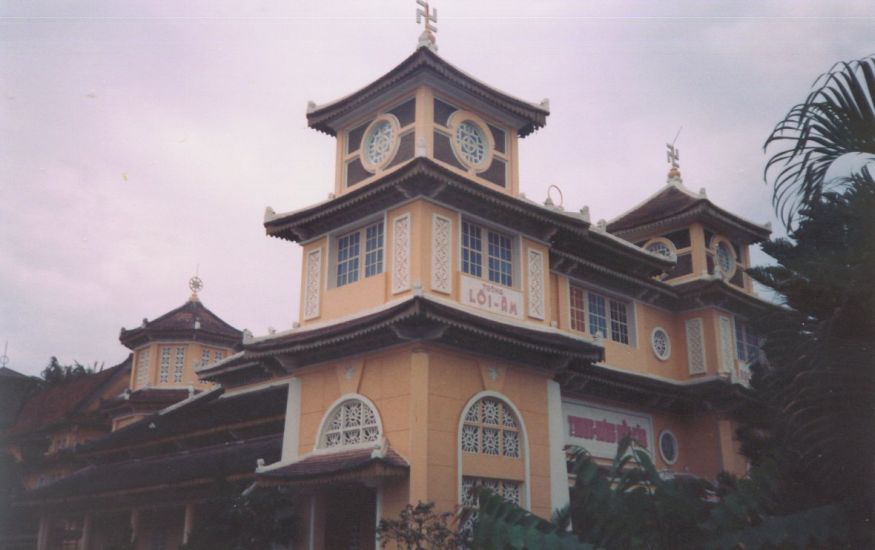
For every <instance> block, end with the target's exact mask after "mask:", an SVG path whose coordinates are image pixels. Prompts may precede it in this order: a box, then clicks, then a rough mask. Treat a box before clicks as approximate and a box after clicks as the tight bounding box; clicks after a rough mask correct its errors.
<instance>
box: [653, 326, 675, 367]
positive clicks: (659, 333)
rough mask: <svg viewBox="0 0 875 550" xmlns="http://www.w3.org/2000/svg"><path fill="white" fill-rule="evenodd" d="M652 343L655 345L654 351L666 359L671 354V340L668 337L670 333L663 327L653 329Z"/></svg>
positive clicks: (659, 356)
mask: <svg viewBox="0 0 875 550" xmlns="http://www.w3.org/2000/svg"><path fill="white" fill-rule="evenodd" d="M650 345H651V346H653V353H655V354H656V356H657V357H658V358H659V359H661V360H663V361H665V360H666V359H668V358H669V356H671V340H669V338H668V333H667V332H666V331H665V329H663V328H662V327H656V328H655V329H653V333H652V334H651V335H650Z"/></svg>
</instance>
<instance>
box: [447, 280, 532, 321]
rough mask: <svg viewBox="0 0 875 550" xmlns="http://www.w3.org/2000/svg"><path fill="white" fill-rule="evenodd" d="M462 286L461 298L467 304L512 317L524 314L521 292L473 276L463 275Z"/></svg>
mask: <svg viewBox="0 0 875 550" xmlns="http://www.w3.org/2000/svg"><path fill="white" fill-rule="evenodd" d="M461 286H462V288H461V290H462V296H461V299H462V303H463V304H465V305H469V306H474V307H476V308H480V309H485V310H486V311H491V312H493V313H500V314H502V315H510V316H511V317H520V318H521V317H522V316H523V295H522V293H521V292H517V291H516V290H511V289H509V288H507V287H505V286H500V285H496V284H492V283H489V282H486V281H482V280H480V279H472V278H471V277H462V285H461Z"/></svg>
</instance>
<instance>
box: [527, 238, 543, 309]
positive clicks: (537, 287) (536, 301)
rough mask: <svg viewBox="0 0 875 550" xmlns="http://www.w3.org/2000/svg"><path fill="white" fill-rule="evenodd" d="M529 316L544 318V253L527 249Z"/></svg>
mask: <svg viewBox="0 0 875 550" xmlns="http://www.w3.org/2000/svg"><path fill="white" fill-rule="evenodd" d="M527 256H528V258H527V260H528V261H527V263H528V283H529V316H530V317H534V318H535V319H542V320H543V319H544V255H543V254H541V252H539V251H537V250H532V249H531V248H530V249H529V250H528V254H527Z"/></svg>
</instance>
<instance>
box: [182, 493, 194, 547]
mask: <svg viewBox="0 0 875 550" xmlns="http://www.w3.org/2000/svg"><path fill="white" fill-rule="evenodd" d="M194 513H195V510H194V504H192V503H191V502H189V503H188V504H186V505H185V520H184V521H183V524H182V544H185V543H187V542H188V539H189V537H191V532H192V530H193V529H194Z"/></svg>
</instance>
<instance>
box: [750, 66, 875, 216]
mask: <svg viewBox="0 0 875 550" xmlns="http://www.w3.org/2000/svg"><path fill="white" fill-rule="evenodd" d="M814 88H815V89H814V90H813V91H812V92H811V93H810V94H809V95H808V97H807V98H806V100H805V101H804V102H803V103H800V104H799V105H796V106H795V107H793V108H792V109H790V111H789V112H788V113H787V115H786V116H785V117H784V119H783V120H781V121H780V122H778V124H777V125H776V126H775V128H774V129H773V130H772V133H771V134H770V135H769V137H768V139H767V140H766V142H765V144H764V146H763V148H764V149H765V150H768V149H769V147H770V146H774V147H777V152H776V153H775V154H773V155H772V157H771V158H770V159H769V160H768V162H767V163H766V168H765V171H764V177H765V180H766V182H767V183H771V184H772V185H773V191H772V204H773V206H774V207H775V211H776V213H777V214H778V216H779V217H780V218H781V220H782V221H783V222H784V224H785V225H786V227H787V228H788V229H789V228H790V227H791V226H792V224H793V220H794V216H795V215H796V214H797V212H798V211H799V209H800V208H802V207H804V206H805V205H808V204H811V203H813V202H816V201H818V200H819V199H820V197H821V196H822V195H823V193H824V192H826V191H827V190H840V189H841V188H844V187H846V186H847V180H846V178H842V177H835V178H832V177H831V178H827V175H828V171H829V169H830V167H831V166H832V165H833V163H834V162H835V161H836V160H838V159H839V158H841V157H843V156H845V155H849V154H855V153H858V154H863V155H872V161H873V162H875V56H870V57H866V58H863V59H860V60H856V61H851V62H842V63H837V64H836V65H834V66H833V68H832V69H831V70H830V71H829V72H827V73H824V74H823V75H821V76H820V77H819V78H818V79H817V80H816V81H815V83H814Z"/></svg>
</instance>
